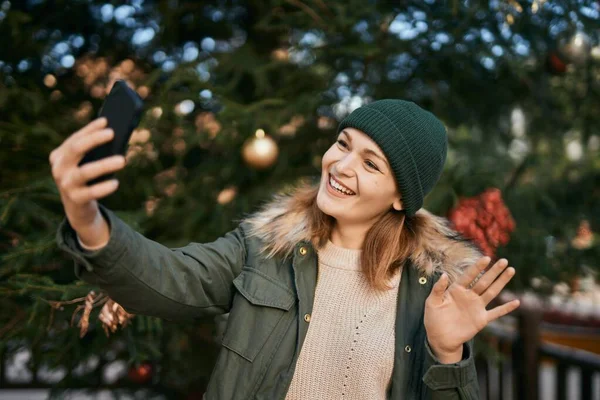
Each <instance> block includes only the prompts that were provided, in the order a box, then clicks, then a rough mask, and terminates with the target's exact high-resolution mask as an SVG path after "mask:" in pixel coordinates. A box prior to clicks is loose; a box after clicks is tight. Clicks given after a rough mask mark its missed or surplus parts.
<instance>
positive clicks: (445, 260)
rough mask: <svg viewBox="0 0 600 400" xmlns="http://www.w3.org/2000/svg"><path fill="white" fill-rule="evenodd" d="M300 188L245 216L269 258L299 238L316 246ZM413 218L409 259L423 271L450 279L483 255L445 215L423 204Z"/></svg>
mask: <svg viewBox="0 0 600 400" xmlns="http://www.w3.org/2000/svg"><path fill="white" fill-rule="evenodd" d="M304 189H306V188H304ZM299 190H302V188H296V189H295V190H293V191H292V192H291V193H287V194H276V195H274V196H273V198H272V199H271V200H270V201H268V202H266V203H265V204H264V205H263V206H262V207H261V208H260V209H259V210H258V211H256V212H255V213H253V214H251V215H249V216H248V217H246V218H245V219H244V222H245V223H246V224H247V225H248V226H249V227H250V229H249V231H248V232H246V234H247V235H248V236H249V237H256V238H258V239H259V240H260V241H261V242H262V243H263V247H262V248H261V253H263V254H265V255H266V256H267V257H269V258H270V257H273V256H282V257H287V256H289V255H290V254H291V253H292V252H293V250H294V247H295V246H296V244H297V243H298V242H301V241H309V242H312V244H313V246H314V247H315V248H316V249H318V247H319V246H318V244H317V243H316V242H315V239H314V238H311V232H310V228H309V223H308V221H309V218H308V207H307V206H305V207H299V206H298V205H299V204H301V202H298V201H295V200H296V199H295V196H296V195H297V193H298V191H299ZM413 218H417V219H419V221H418V224H415V225H418V226H419V227H420V228H419V229H418V231H417V234H418V243H419V245H418V246H417V249H416V251H414V252H413V254H412V255H411V256H410V261H411V262H412V265H414V266H415V267H416V268H417V269H418V270H419V271H420V272H421V273H422V274H425V275H432V274H433V273H441V272H446V273H447V274H448V277H449V278H450V281H451V282H452V281H454V280H455V279H456V277H458V276H459V275H460V274H461V273H462V270H463V269H464V268H466V267H468V266H469V265H472V264H473V263H474V262H475V261H477V260H478V259H479V258H480V257H482V254H481V252H480V251H479V250H478V249H477V247H476V246H475V245H474V244H473V243H472V242H471V241H469V240H466V239H464V238H463V237H461V235H460V234H458V233H457V232H456V231H454V230H453V229H452V228H450V226H449V222H448V220H447V219H446V218H442V217H438V216H436V215H433V214H432V213H430V212H429V211H427V210H425V209H423V208H422V209H421V210H419V211H418V212H417V213H416V215H415V216H414V217H413Z"/></svg>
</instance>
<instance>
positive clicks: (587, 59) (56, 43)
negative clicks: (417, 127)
mask: <svg viewBox="0 0 600 400" xmlns="http://www.w3.org/2000/svg"><path fill="white" fill-rule="evenodd" d="M0 38H1V40H0V160H1V168H0V262H1V266H0V398H6V399H13V398H14V399H23V398H34V399H42V398H113V397H118V396H121V397H122V398H157V399H165V398H169V399H170V398H178V399H179V398H183V399H200V398H201V396H202V393H203V390H204V387H205V385H206V382H207V380H208V378H209V376H210V372H211V370H212V366H213V362H214V360H215V357H216V354H217V352H218V350H219V344H218V343H219V340H218V337H219V331H220V326H221V325H222V324H219V321H218V320H217V321H216V322H215V321H211V320H207V321H194V322H190V323H187V324H180V323H177V324H176V323H171V322H168V321H162V320H158V319H155V318H148V317H144V316H133V315H129V314H127V313H125V311H124V310H123V309H122V308H120V306H118V305H117V304H114V303H113V302H112V300H110V299H109V298H107V297H106V295H105V294H103V293H102V292H100V291H98V288H94V287H90V286H89V285H87V284H83V283H82V282H79V281H77V280H76V279H75V276H74V272H73V261H72V260H71V259H69V258H68V257H67V256H66V254H63V253H62V252H61V251H59V250H58V249H57V246H56V244H55V234H56V228H57V227H58V224H59V223H60V221H61V220H62V219H63V217H64V212H63V208H62V205H61V203H60V198H59V195H58V191H57V189H56V187H55V185H54V182H53V180H52V177H51V173H50V166H49V162H48V157H49V154H50V152H51V151H52V150H53V149H54V148H56V147H57V146H59V145H60V144H61V143H62V142H63V141H64V140H65V139H66V138H67V137H68V136H69V135H70V134H72V133H73V132H74V131H76V130H77V129H79V128H80V127H82V126H83V125H84V124H86V123H88V122H89V121H91V120H92V119H94V118H95V117H96V116H97V114H98V111H99V109H100V107H101V105H102V101H103V99H104V97H105V96H106V94H107V93H108V92H109V91H110V89H111V87H112V85H113V83H114V82H115V81H116V80H117V79H123V80H126V81H127V83H129V84H130V86H131V87H133V88H135V90H136V91H137V92H138V93H139V94H140V96H141V97H142V98H143V99H144V102H145V111H144V116H143V118H142V121H141V123H140V125H139V127H138V128H137V129H136V130H135V131H134V133H133V135H132V138H131V141H130V147H129V150H128V152H127V159H128V166H127V168H126V169H125V170H124V171H121V172H120V173H119V174H118V175H117V177H118V178H119V179H120V182H121V185H120V188H119V190H118V191H117V192H116V193H115V194H113V195H111V196H109V197H108V198H105V199H103V200H102V203H103V204H105V205H106V206H107V207H109V208H111V209H112V210H114V211H115V212H117V214H118V215H119V216H120V217H121V218H122V219H124V220H125V221H126V222H127V223H129V224H130V225H131V226H132V227H134V228H135V229H136V230H138V231H139V232H140V233H142V234H144V235H145V236H147V237H148V238H151V239H153V240H156V241H159V242H161V243H163V244H165V245H167V246H170V247H178V246H183V245H185V244H187V243H188V242H191V241H195V242H204V241H212V240H214V239H216V238H217V237H218V236H220V235H222V234H224V233H225V232H227V231H228V230H230V229H233V228H234V227H235V226H236V225H237V223H238V222H239V220H240V219H241V218H243V216H244V215H246V214H247V213H249V212H252V211H253V210H255V209H256V208H257V207H258V206H259V205H260V204H261V203H262V202H264V201H265V200H267V199H268V198H269V197H270V196H271V195H272V194H274V193H275V192H277V191H279V190H281V189H285V188H286V187H290V186H291V185H294V184H296V183H297V182H298V180H299V179H300V178H304V177H310V176H318V175H319V174H320V163H321V161H320V160H321V156H322V154H323V153H324V152H325V151H326V149H327V148H328V147H329V146H330V145H331V144H332V143H333V141H334V137H335V136H334V135H335V129H336V126H337V123H338V122H339V121H340V119H341V118H343V117H344V116H345V115H347V114H348V113H349V112H351V111H352V110H354V109H355V108H356V107H359V106H361V105H362V104H366V103H368V102H370V101H373V100H376V99H382V98H402V99H408V100H412V101H414V102H416V103H417V104H419V105H421V106H422V107H423V108H425V109H428V110H430V111H432V112H433V113H434V114H436V115H437V116H438V117H439V118H440V119H441V120H442V121H443V122H444V124H445V125H446V126H447V128H448V132H449V140H450V150H449V155H448V161H447V164H446V169H445V171H444V174H443V176H442V179H441V181H440V183H439V184H438V185H437V187H436V188H435V190H434V192H433V193H432V194H431V195H429V197H428V198H427V199H426V204H425V207H426V208H427V209H429V210H430V211H432V212H434V213H436V214H438V215H442V216H447V217H448V218H450V220H451V221H452V223H453V224H454V226H455V227H456V229H458V230H459V231H460V232H461V233H463V234H464V235H465V236H467V237H469V238H471V239H473V240H474V241H475V242H476V243H477V244H478V245H479V246H480V247H481V248H482V250H483V251H485V253H486V254H489V255H491V256H494V257H507V258H508V259H509V261H510V265H512V266H514V267H515V268H516V269H517V274H516V276H515V278H514V279H513V281H512V282H511V284H510V286H509V287H508V289H507V290H505V291H504V293H503V294H502V298H503V300H508V299H511V298H514V297H519V298H521V299H522V306H521V308H520V309H519V311H518V312H515V313H513V314H512V315H511V316H508V317H505V318H503V319H502V321H498V322H497V323H494V324H492V325H490V326H489V327H488V328H486V330H485V331H484V332H482V333H481V334H480V335H478V336H477V338H476V348H477V359H478V372H479V380H480V385H481V389H482V397H483V398H485V399H536V398H539V399H553V398H557V399H592V398H593V399H600V340H599V339H600V288H599V285H598V281H597V273H598V270H599V267H600V245H599V241H598V235H597V234H596V233H595V232H596V231H599V230H600V211H599V210H600V45H599V43H600V2H599V1H596V0H593V1H592V0H564V1H550V0H547V1H546V0H533V1H529V0H481V1H475V0H447V1H439V0H421V1H410V0H406V1H376V0H360V1H359V0H327V1H326V0H235V1H232V0H214V1H183V0H164V1H150V0H130V1H111V2H109V1H98V0H68V1H67V0H54V1H51V0H16V1H9V0H0ZM91 291H94V292H91ZM100 312H108V313H113V314H114V315H116V316H117V321H118V322H117V323H115V324H114V325H112V326H107V325H105V324H103V323H102V322H101V321H100V320H99V319H98V315H99V313H100Z"/></svg>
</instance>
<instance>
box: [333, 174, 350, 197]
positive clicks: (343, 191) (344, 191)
mask: <svg viewBox="0 0 600 400" xmlns="http://www.w3.org/2000/svg"><path fill="white" fill-rule="evenodd" d="M328 185H329V187H330V188H331V189H333V190H335V191H336V192H338V193H341V194H345V195H346V196H354V195H356V193H354V192H353V191H352V190H350V189H348V188H346V187H345V186H342V185H341V184H340V183H338V182H337V181H336V180H335V179H334V178H333V176H332V175H331V174H329V179H328Z"/></svg>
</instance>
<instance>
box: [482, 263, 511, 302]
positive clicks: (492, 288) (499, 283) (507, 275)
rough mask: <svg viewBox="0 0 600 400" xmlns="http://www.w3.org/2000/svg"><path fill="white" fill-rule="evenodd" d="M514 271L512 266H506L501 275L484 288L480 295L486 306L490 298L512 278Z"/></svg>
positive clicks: (492, 298) (493, 297) (494, 296)
mask: <svg viewBox="0 0 600 400" xmlns="http://www.w3.org/2000/svg"><path fill="white" fill-rule="evenodd" d="M515 272H516V271H515V269H514V268H513V267H509V268H507V269H506V270H504V272H503V273H502V275H500V277H499V278H498V279H496V280H495V281H494V283H492V284H491V285H489V287H488V288H487V290H485V291H484V292H483V294H482V295H481V299H482V300H483V302H484V304H485V305H486V306H487V305H488V304H489V303H490V302H491V301H492V300H494V299H495V298H496V296H498V294H499V293H500V292H501V291H502V289H504V286H506V285H507V284H508V282H509V281H510V280H511V279H512V277H513V276H515ZM484 276H485V275H484ZM482 279H483V278H482Z"/></svg>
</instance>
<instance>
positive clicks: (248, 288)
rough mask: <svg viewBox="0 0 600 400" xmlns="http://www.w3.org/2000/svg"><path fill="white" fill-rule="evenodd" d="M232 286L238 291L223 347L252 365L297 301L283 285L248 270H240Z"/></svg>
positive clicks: (253, 269)
mask: <svg viewBox="0 0 600 400" xmlns="http://www.w3.org/2000/svg"><path fill="white" fill-rule="evenodd" d="M233 285H234V286H235V288H236V289H237V291H236V292H235V294H234V298H233V304H232V307H231V311H230V313H229V319H228V323H227V327H226V329H225V332H224V334H223V341H222V344H223V346H224V347H226V348H228V349H229V350H231V351H233V352H235V353H237V354H239V355H240V356H242V357H243V358H245V359H246V360H248V361H250V362H252V361H254V359H255V358H256V356H257V355H258V354H259V352H260V351H261V350H262V349H263V347H264V345H265V343H266V342H267V341H268V340H269V339H270V338H271V336H273V335H274V332H275V330H276V328H277V325H278V324H279V323H280V322H281V319H282V318H283V317H284V315H285V314H286V313H287V312H288V311H289V310H290V309H291V308H292V306H293V305H294V303H295V301H296V298H295V296H294V293H293V292H292V291H291V290H290V289H289V288H288V287H286V286H285V285H284V284H283V283H281V282H279V281H278V280H276V279H274V278H272V277H270V276H268V275H267V274H265V273H264V272H261V271H259V270H257V269H255V268H251V267H248V266H244V268H242V272H241V273H240V274H239V275H238V276H237V277H236V278H235V279H234V280H233ZM271 339H273V338H271Z"/></svg>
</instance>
